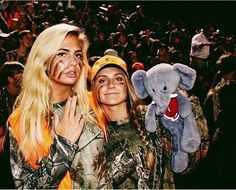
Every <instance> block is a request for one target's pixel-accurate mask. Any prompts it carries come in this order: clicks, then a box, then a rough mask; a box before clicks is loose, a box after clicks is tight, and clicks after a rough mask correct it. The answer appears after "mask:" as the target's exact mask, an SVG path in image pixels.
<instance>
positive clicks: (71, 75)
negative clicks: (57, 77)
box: [65, 71, 76, 78]
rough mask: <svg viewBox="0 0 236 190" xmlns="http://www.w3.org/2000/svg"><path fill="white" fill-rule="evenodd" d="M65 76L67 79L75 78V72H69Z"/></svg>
mask: <svg viewBox="0 0 236 190" xmlns="http://www.w3.org/2000/svg"><path fill="white" fill-rule="evenodd" d="M65 74H66V76H67V77H70V78H75V77H76V72H75V71H69V72H67V73H65Z"/></svg>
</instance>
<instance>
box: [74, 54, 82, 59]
mask: <svg viewBox="0 0 236 190" xmlns="http://www.w3.org/2000/svg"><path fill="white" fill-rule="evenodd" d="M75 56H76V58H78V59H79V60H82V58H83V56H82V53H76V54H75Z"/></svg>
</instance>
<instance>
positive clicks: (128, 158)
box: [105, 106, 175, 189]
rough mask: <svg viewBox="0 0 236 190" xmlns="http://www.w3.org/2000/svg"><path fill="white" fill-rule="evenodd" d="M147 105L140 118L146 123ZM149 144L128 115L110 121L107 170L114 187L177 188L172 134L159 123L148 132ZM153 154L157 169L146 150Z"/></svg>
mask: <svg viewBox="0 0 236 190" xmlns="http://www.w3.org/2000/svg"><path fill="white" fill-rule="evenodd" d="M142 112H144V113H145V106H144V107H143V108H142V109H141V113H140V115H139V121H140V122H141V124H142V126H144V115H145V114H143V113H142ZM148 137H149V139H150V142H151V143H150V144H149V145H148V147H147V146H146V145H144V143H143V142H142V141H141V140H140V137H139V135H138V134H137V132H136V129H135V126H134V123H133V122H132V121H130V120H129V119H127V120H125V121H120V122H110V123H109V128H108V143H107V144H106V145H105V152H106V161H107V164H108V166H109V167H108V174H109V177H110V180H111V182H112V185H113V188H114V189H159V188H161V189H162V188H164V189H174V188H175V186H174V179H173V173H172V171H171V168H170V161H171V153H172V152H171V151H172V149H171V136H170V133H168V132H167V131H166V130H164V128H162V127H160V128H158V129H157V131H156V133H152V134H148ZM148 149H149V150H151V151H152V152H153V154H154V169H148V167H147V161H146V152H147V150H148Z"/></svg>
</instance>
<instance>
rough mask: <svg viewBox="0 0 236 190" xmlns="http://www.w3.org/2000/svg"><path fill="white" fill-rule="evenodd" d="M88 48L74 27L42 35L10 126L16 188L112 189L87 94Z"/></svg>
mask: <svg viewBox="0 0 236 190" xmlns="http://www.w3.org/2000/svg"><path fill="white" fill-rule="evenodd" d="M88 47H89V42H88V39H87V37H86V35H85V34H84V33H83V32H82V31H81V29H80V28H78V27H76V26H72V25H68V24H57V25H54V26H51V27H49V28H47V29H45V30H44V31H43V32H42V33H40V35H39V36H38V37H37V39H36V41H35V43H34V45H33V47H32V49H31V51H30V53H29V57H28V60H27V64H26V65H25V68H24V72H23V81H22V84H23V88H22V90H21V93H20V94H19V96H18V97H17V99H16V102H15V108H14V111H13V113H12V114H11V115H10V117H9V118H8V125H7V127H8V128H9V139H10V162H11V171H12V175H13V179H14V182H15V187H16V188H22V189H34V188H40V189H49V188H52V189H84V188H89V189H98V188H105V187H106V186H109V181H108V180H107V179H108V178H107V177H106V175H107V172H106V167H105V158H104V146H103V143H104V135H103V133H102V131H101V129H100V128H99V127H98V125H97V121H96V120H95V117H94V115H93V112H92V110H91V109H90V103H89V98H88V95H87V90H86V81H87V73H88V70H89V65H88V61H87V50H88Z"/></svg>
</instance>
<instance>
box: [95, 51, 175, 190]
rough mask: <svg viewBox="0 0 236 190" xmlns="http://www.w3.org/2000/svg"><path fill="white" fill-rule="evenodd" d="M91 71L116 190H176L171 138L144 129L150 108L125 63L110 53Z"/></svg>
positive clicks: (98, 112) (110, 172) (112, 52)
mask: <svg viewBox="0 0 236 190" xmlns="http://www.w3.org/2000/svg"><path fill="white" fill-rule="evenodd" d="M109 51H110V53H109V52H107V51H106V52H105V55H104V56H103V57H101V58H100V59H99V60H97V61H96V62H95V63H94V65H93V67H92V71H91V84H92V86H91V99H92V101H93V108H94V110H95V113H96V115H97V117H98V118H99V122H100V125H101V126H102V128H103V130H104V131H105V134H106V138H107V143H106V145H105V153H106V161H107V164H108V165H109V166H110V167H109V168H108V174H109V177H110V180H111V182H112V185H113V188H115V189H130V188H131V189H157V188H164V189H173V188H175V185H174V180H173V172H172V170H171V168H170V159H171V148H170V147H171V143H170V142H171V136H170V133H169V132H168V131H166V130H165V129H164V128H163V127H160V128H158V129H157V131H156V132H155V133H152V134H148V133H147V132H146V131H145V129H144V115H145V112H146V109H147V107H146V106H145V105H144V104H143V103H142V102H141V100H139V99H138V98H137V96H136V94H135V91H134V88H133V87H132V84H131V82H130V79H129V74H128V70H127V66H126V63H125V62H124V61H123V60H122V59H121V58H120V57H118V55H117V54H114V51H112V50H109Z"/></svg>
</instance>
